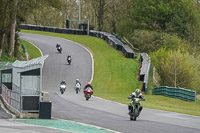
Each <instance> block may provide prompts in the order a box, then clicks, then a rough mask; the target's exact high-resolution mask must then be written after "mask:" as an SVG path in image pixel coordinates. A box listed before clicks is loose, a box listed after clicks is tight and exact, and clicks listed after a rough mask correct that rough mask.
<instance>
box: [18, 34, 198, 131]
mask: <svg viewBox="0 0 200 133" xmlns="http://www.w3.org/2000/svg"><path fill="white" fill-rule="evenodd" d="M20 36H21V38H22V39H24V40H28V41H29V42H31V43H34V44H35V45H37V46H38V47H39V48H40V49H41V51H42V52H43V54H44V55H45V54H48V55H49V57H48V58H47V59H46V60H45V63H44V67H43V90H44V91H48V92H49V93H50V96H51V101H52V103H53V106H52V116H53V117H54V118H58V119H65V120H72V121H76V122H81V123H86V124H91V125H95V126H99V127H103V128H107V129H110V130H113V131H117V132H123V133H131V132H138V133H177V132H180V133H200V126H199V125H200V117H195V116H190V115H184V114H179V113H172V112H166V111H159V110H152V109H146V108H144V109H143V111H142V113H141V115H140V118H139V119H138V120H137V121H130V120H129V116H128V114H127V113H128V107H127V105H124V104H119V103H116V102H111V101H107V100H103V99H101V98H98V97H92V98H91V99H89V101H86V100H85V98H84V96H83V92H82V91H81V92H80V93H79V94H75V90H74V84H75V79H77V78H78V79H80V82H81V83H82V86H83V85H85V84H86V83H87V82H88V81H90V79H91V78H92V76H91V75H92V57H91V55H90V53H89V52H88V51H87V50H86V49H84V48H83V47H81V46H80V45H78V44H77V43H74V42H71V41H68V40H65V39H61V38H56V37H50V36H43V35H35V34H27V33H20ZM57 43H59V44H61V46H62V49H63V51H62V53H61V54H59V53H58V52H57V50H56V44H57ZM69 54H70V55H71V56H72V64H71V65H67V61H66V59H67V55H69ZM63 79H64V80H66V82H67V90H66V92H65V93H64V94H63V95H61V94H60V92H59V83H60V82H61V80H63ZM94 93H95V88H94ZM127 97H128V96H127ZM127 104H128V103H127Z"/></svg>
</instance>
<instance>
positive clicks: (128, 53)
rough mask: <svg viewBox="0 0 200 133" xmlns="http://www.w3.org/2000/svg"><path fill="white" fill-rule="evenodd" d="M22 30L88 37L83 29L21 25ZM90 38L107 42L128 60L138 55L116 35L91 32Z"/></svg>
mask: <svg viewBox="0 0 200 133" xmlns="http://www.w3.org/2000/svg"><path fill="white" fill-rule="evenodd" d="M20 28H21V29H25V30H37V31H48V32H55V33H64V34H75V35H87V31H86V30H82V29H69V28H68V29H66V28H57V27H49V26H38V25H29V24H21V25H20ZM89 35H90V36H94V37H98V38H101V39H103V40H105V41H106V42H107V43H108V44H109V45H111V46H112V47H113V48H115V49H116V50H119V51H122V53H123V54H124V56H125V57H126V58H136V57H137V55H136V54H135V52H134V51H133V50H132V49H131V48H130V47H129V45H127V44H126V43H125V42H124V41H123V40H121V39H119V38H118V37H117V36H116V35H113V34H110V33H107V32H100V31H95V30H90V32H89Z"/></svg>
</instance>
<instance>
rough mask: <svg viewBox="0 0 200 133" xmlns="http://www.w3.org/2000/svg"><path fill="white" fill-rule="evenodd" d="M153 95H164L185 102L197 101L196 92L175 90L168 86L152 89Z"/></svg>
mask: <svg viewBox="0 0 200 133" xmlns="http://www.w3.org/2000/svg"><path fill="white" fill-rule="evenodd" d="M152 94H153V95H163V96H167V97H171V98H178V99H181V100H184V101H192V102H195V101H196V91H192V90H188V89H184V88H175V87H168V86H160V87H156V88H153V89H152Z"/></svg>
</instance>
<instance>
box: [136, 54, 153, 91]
mask: <svg viewBox="0 0 200 133" xmlns="http://www.w3.org/2000/svg"><path fill="white" fill-rule="evenodd" d="M140 63H141V68H140V77H139V80H140V81H143V85H142V91H144V92H145V93H147V86H148V81H149V71H150V66H151V60H150V57H149V56H148V54H147V53H141V54H140Z"/></svg>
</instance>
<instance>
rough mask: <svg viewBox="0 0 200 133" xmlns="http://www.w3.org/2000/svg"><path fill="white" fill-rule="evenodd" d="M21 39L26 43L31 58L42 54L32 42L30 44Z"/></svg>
mask: <svg viewBox="0 0 200 133" xmlns="http://www.w3.org/2000/svg"><path fill="white" fill-rule="evenodd" d="M20 41H21V42H22V43H23V44H24V46H25V47H26V49H27V52H28V55H29V59H34V58H37V57H40V56H41V53H40V51H39V50H38V49H37V48H36V47H35V46H34V45H32V44H30V43H29V42H27V41H25V40H22V39H20Z"/></svg>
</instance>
